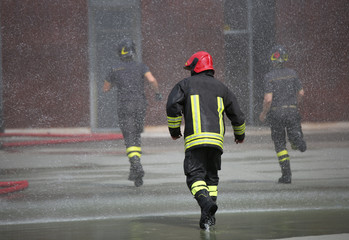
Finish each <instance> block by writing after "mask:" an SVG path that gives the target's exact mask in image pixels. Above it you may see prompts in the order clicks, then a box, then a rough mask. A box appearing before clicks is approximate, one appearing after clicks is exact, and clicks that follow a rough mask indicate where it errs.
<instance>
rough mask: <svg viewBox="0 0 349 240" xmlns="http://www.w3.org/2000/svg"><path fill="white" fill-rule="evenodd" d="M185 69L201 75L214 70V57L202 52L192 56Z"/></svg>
mask: <svg viewBox="0 0 349 240" xmlns="http://www.w3.org/2000/svg"><path fill="white" fill-rule="evenodd" d="M184 69H186V70H192V71H194V72H196V73H200V72H202V71H206V70H213V71H214V68H213V61H212V56H211V55H210V54H209V53H208V52H204V51H200V52H197V53H195V54H194V55H192V56H191V57H190V58H189V59H188V61H187V62H186V63H185V65H184Z"/></svg>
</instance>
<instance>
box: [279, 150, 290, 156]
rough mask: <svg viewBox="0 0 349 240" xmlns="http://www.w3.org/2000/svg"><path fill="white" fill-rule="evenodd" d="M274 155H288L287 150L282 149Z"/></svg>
mask: <svg viewBox="0 0 349 240" xmlns="http://www.w3.org/2000/svg"><path fill="white" fill-rule="evenodd" d="M276 155H277V156H278V157H281V156H283V155H288V152H287V150H282V151H280V152H278V153H277V154H276Z"/></svg>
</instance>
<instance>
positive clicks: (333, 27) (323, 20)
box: [276, 0, 349, 121]
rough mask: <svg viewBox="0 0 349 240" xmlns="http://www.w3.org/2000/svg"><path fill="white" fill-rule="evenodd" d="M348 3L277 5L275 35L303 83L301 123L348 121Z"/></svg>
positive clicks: (298, 0)
mask: <svg viewBox="0 0 349 240" xmlns="http://www.w3.org/2000/svg"><path fill="white" fill-rule="evenodd" d="M348 26H349V2H348V1H347V0H336V1H320V0H317V1H315V0H314V1H303V0H278V1H276V29H277V31H276V35H277V39H278V41H279V43H282V44H284V45H285V46H286V47H287V48H288V51H289V66H290V67H293V68H295V69H296V70H297V71H298V73H299V76H300V78H301V80H302V82H303V85H304V90H305V93H306V96H305V98H304V102H303V105H302V115H303V120H304V121H348V120H349V104H348V103H349V94H348V93H349V61H348V60H349V59H348V56H349V42H348V39H349V31H348V30H349V29H348Z"/></svg>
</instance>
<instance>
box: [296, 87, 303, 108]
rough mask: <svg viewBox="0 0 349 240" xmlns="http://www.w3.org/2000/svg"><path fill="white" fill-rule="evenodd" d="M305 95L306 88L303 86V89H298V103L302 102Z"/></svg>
mask: <svg viewBox="0 0 349 240" xmlns="http://www.w3.org/2000/svg"><path fill="white" fill-rule="evenodd" d="M303 97H304V89H303V88H302V89H301V90H299V91H298V94H297V104H298V105H299V104H300V103H301V102H302V99H303Z"/></svg>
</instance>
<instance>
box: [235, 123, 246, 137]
mask: <svg viewBox="0 0 349 240" xmlns="http://www.w3.org/2000/svg"><path fill="white" fill-rule="evenodd" d="M233 129H234V134H236V135H242V134H244V133H245V130H246V123H243V124H242V125H240V126H233Z"/></svg>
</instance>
